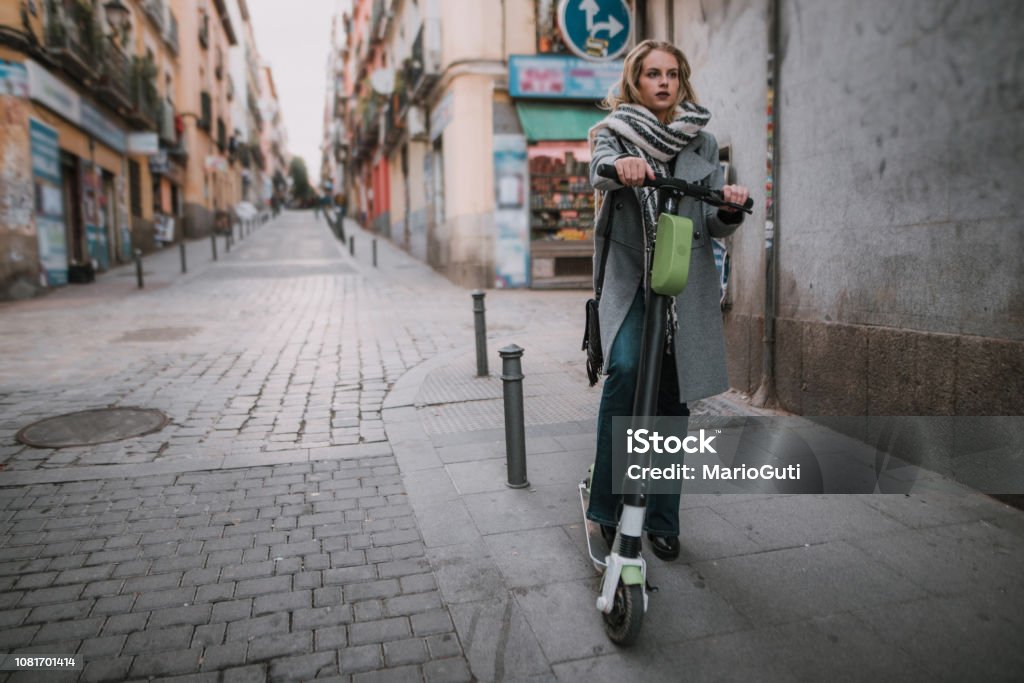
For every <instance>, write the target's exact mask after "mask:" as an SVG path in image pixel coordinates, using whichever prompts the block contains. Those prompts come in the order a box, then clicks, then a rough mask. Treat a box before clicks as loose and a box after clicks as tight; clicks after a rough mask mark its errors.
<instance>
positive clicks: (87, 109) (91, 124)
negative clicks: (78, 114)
mask: <svg viewBox="0 0 1024 683" xmlns="http://www.w3.org/2000/svg"><path fill="white" fill-rule="evenodd" d="M80 125H81V126H82V128H83V129H85V131H86V132H88V133H90V134H92V136H93V137H94V138H96V139H97V140H99V141H100V142H102V143H103V144H105V145H106V146H107V147H110V148H111V149H113V150H114V151H116V152H120V153H121V154H124V152H125V150H126V149H127V141H126V140H125V133H124V131H123V130H121V129H120V128H118V127H117V126H115V125H114V124H113V123H111V122H110V119H108V118H107V117H105V116H104V115H103V114H101V113H99V111H97V109H96V107H94V106H92V105H91V104H89V103H88V102H86V101H85V100H82V121H81V124H80Z"/></svg>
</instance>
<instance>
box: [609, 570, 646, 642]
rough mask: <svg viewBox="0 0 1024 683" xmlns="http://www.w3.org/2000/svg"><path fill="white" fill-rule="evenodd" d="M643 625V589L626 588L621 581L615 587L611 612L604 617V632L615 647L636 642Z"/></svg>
mask: <svg viewBox="0 0 1024 683" xmlns="http://www.w3.org/2000/svg"><path fill="white" fill-rule="evenodd" d="M643 623H644V587H643V586H637V585H633V586H627V585H625V584H623V583H622V582H621V581H620V582H619V585H618V586H616V587H615V602H614V603H613V604H612V611H611V612H609V613H608V614H605V615H604V630H605V632H606V633H607V634H608V637H609V638H610V639H611V641H612V642H613V643H615V644H616V645H623V646H629V645H632V644H633V643H634V642H636V639H637V637H638V636H639V635H640V627H641V626H643Z"/></svg>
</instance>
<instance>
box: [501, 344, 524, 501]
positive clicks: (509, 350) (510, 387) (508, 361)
mask: <svg viewBox="0 0 1024 683" xmlns="http://www.w3.org/2000/svg"><path fill="white" fill-rule="evenodd" d="M498 355H500V356H501V381H502V394H503V397H504V403H505V465H506V467H507V469H508V482H506V485H507V486H508V487H509V488H512V489H524V488H526V487H528V486H529V485H530V482H529V481H527V480H526V427H525V425H524V421H523V365H522V360H521V359H522V357H523V349H521V348H520V347H518V346H516V345H515V344H511V345H509V346H506V347H505V348H503V349H500V350H499V351H498Z"/></svg>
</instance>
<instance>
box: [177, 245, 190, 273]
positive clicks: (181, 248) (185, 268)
mask: <svg viewBox="0 0 1024 683" xmlns="http://www.w3.org/2000/svg"><path fill="white" fill-rule="evenodd" d="M178 251H180V252H181V272H182V273H183V274H184V273H187V272H188V262H187V261H186V259H185V238H182V239H181V241H180V242H178Z"/></svg>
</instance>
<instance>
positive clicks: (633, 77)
mask: <svg viewBox="0 0 1024 683" xmlns="http://www.w3.org/2000/svg"><path fill="white" fill-rule="evenodd" d="M656 50H657V51H659V52H667V53H668V54H670V55H672V56H673V57H675V58H676V63H677V64H679V99H678V100H677V101H676V103H675V104H674V105H673V106H672V108H673V109H675V107H678V106H679V105H680V104H682V103H683V102H693V103H694V104H698V101H697V93H696V92H695V91H694V89H693V86H692V85H691V84H690V62H689V61H687V59H686V55H684V54H683V51H682V50H680V49H679V48H678V47H676V46H675V45H673V44H672V43H667V42H665V41H663V40H645V41H643V42H641V43H639V44H638V45H637V46H636V47H634V48H633V49H632V50H630V51H629V54H628V55H626V60H625V62H624V63H623V65H622V78H621V79H620V80H619V82H618V83H616V84H615V85H613V86H612V88H611V90H609V91H608V96H607V97H605V98H604V101H602V102H601V108H602V109H608V110H610V111H614V110H615V109H616V108H617V107H618V106H619V105H620V104H643V103H642V102H641V101H640V90H639V87H640V71H641V70H642V69H643V67H644V60H645V59H647V55H649V54H651V53H652V52H654V51H656Z"/></svg>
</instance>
